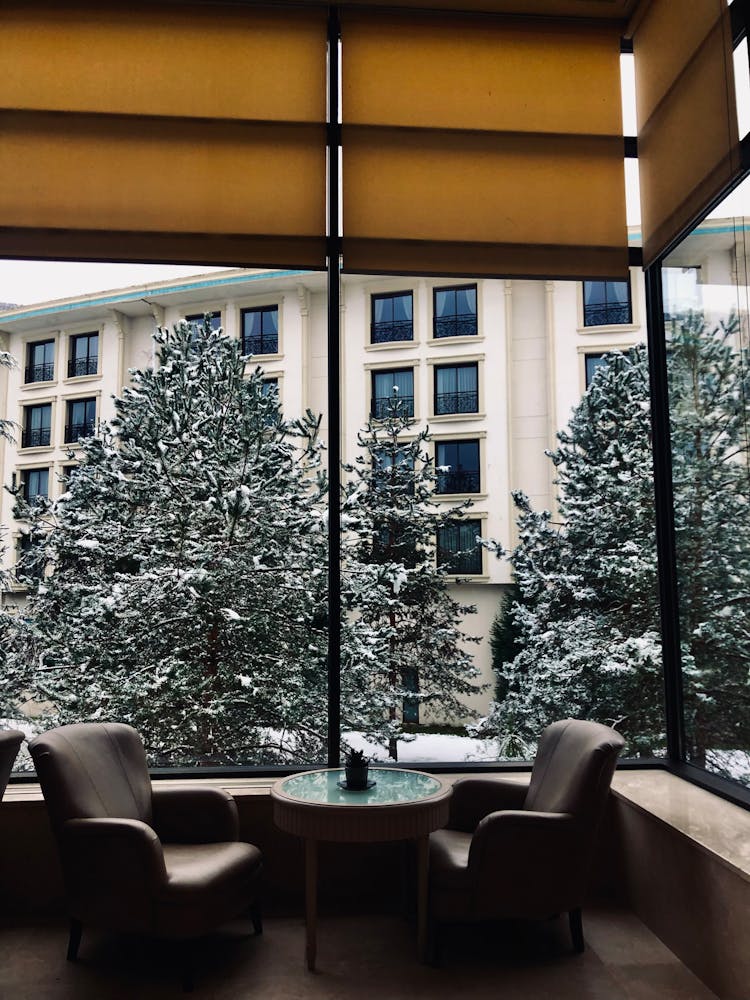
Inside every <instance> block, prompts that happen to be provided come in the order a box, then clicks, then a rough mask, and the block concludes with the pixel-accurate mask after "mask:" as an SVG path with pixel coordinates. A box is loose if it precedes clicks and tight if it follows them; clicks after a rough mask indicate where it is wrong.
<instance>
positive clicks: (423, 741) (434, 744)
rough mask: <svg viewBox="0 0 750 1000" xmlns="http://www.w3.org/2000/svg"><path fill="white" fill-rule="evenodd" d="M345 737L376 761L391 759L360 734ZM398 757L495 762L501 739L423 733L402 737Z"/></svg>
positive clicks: (413, 760)
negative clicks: (412, 736) (498, 740)
mask: <svg viewBox="0 0 750 1000" xmlns="http://www.w3.org/2000/svg"><path fill="white" fill-rule="evenodd" d="M344 739H345V740H346V742H347V744H348V745H349V746H350V747H352V748H353V749H354V750H364V751H365V753H367V754H368V755H369V756H370V757H371V758H372V759H373V760H388V752H387V751H386V750H384V749H383V747H381V746H378V745H377V744H376V743H372V742H370V741H369V740H366V739H365V738H364V737H363V736H361V735H360V734H359V733H346V734H345V736H344ZM398 759H399V762H400V763H409V764H413V763H416V762H418V761H424V762H425V763H426V762H428V761H433V762H435V761H439V762H441V763H442V762H450V763H453V762H454V761H458V762H460V761H493V760H497V759H498V751H497V740H480V739H476V738H475V737H472V736H453V735H448V734H445V733H419V734H417V735H416V736H415V737H414V739H413V740H408V741H407V740H399V742H398Z"/></svg>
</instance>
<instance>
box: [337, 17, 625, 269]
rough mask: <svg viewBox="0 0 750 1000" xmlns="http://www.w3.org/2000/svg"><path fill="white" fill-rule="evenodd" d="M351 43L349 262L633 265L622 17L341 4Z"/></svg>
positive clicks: (347, 63)
mask: <svg viewBox="0 0 750 1000" xmlns="http://www.w3.org/2000/svg"><path fill="white" fill-rule="evenodd" d="M342 50H343V71H342V78H343V122H344V125H343V189H344V266H345V268H346V269H347V270H349V269H351V270H364V271H367V270H372V271H377V270H387V269H388V264H387V259H388V258H389V256H390V258H391V260H392V261H394V262H395V261H405V260H408V261H410V262H411V269H413V270H417V271H422V272H424V273H446V274H449V273H456V274H463V273H466V274H472V273H480V274H491V273H497V274H511V275H512V274H523V275H548V276H557V277H571V278H575V277H597V276H603V277H617V276H620V275H622V276H625V275H626V273H627V250H626V226H625V192H624V167H623V143H622V127H621V99H620V76H619V32H618V31H617V29H616V28H613V27H612V26H593V25H589V24H579V25H577V26H575V27H573V26H571V25H570V24H566V23H564V22H539V21H536V22H534V21H531V20H528V21H526V20H517V19H477V18H471V19H466V20H464V19H462V18H455V17H447V16H446V17H438V16H433V15H431V16H424V15H422V16H419V15H414V14H410V15H408V16H404V15H398V14H386V13H378V14H372V13H371V14H365V13H363V12H359V11H357V12H354V11H351V12H347V11H345V12H344V17H343V22H342ZM584 248H585V249H584ZM393 266H395V264H394V265H393ZM399 266H401V265H399ZM404 269H406V268H404Z"/></svg>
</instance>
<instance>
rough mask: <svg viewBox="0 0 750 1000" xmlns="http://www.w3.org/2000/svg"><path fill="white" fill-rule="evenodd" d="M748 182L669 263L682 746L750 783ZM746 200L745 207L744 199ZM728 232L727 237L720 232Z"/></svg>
mask: <svg viewBox="0 0 750 1000" xmlns="http://www.w3.org/2000/svg"><path fill="white" fill-rule="evenodd" d="M748 193H749V192H748V188H747V182H745V185H743V186H742V187H741V188H740V190H739V192H736V193H735V194H734V195H733V196H732V197H733V200H734V205H733V208H732V213H733V217H732V218H724V217H723V215H724V213H725V212H726V209H724V210H722V207H721V206H719V208H718V209H716V210H715V212H714V213H712V216H713V217H712V218H709V219H707V220H706V221H705V222H703V223H701V224H700V225H699V226H697V227H696V229H695V230H694V231H693V232H692V233H691V234H690V235H689V236H688V237H687V238H686V239H685V240H684V241H683V242H682V243H681V244H680V245H679V246H678V247H677V248H676V249H675V250H674V251H673V252H672V253H670V255H669V256H668V257H667V258H666V260H665V262H664V270H663V288H664V312H665V333H666V347H667V375H668V386H669V416H670V435H671V452H672V483H673V492H674V524H675V544H676V562H677V587H678V594H679V624H680V658H681V663H682V686H683V704H684V732H685V741H686V747H685V752H686V755H687V759H688V760H689V761H690V763H692V764H695V765H697V766H698V767H701V768H705V769H706V770H708V771H712V772H714V773H716V774H720V775H722V776H724V777H727V778H731V779H733V780H735V781H738V782H741V783H742V784H744V785H746V786H750V603H749V602H748V599H747V595H748V590H749V589H750V432H749V427H750V337H749V331H750V292H749V289H748V285H749V284H750V282H749V280H748V276H749V274H750V266H749V265H750V259H749V258H748V255H747V235H748V233H749V232H750V218H748V216H747V215H745V216H737V215H735V214H734V213H737V212H739V211H743V210H744V211H746V210H747V209H743V207H742V206H743V205H744V206H747V205H748V204H750V201H749V200H748ZM738 198H739V204H738ZM717 234H719V235H717Z"/></svg>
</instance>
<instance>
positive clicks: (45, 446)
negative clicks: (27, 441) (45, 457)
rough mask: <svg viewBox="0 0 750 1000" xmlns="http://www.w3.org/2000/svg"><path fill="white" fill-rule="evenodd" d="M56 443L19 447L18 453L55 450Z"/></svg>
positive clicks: (36, 453)
mask: <svg viewBox="0 0 750 1000" xmlns="http://www.w3.org/2000/svg"><path fill="white" fill-rule="evenodd" d="M54 450H55V445H54V444H38V445H34V446H33V447H31V448H19V449H18V452H17V454H19V455H38V454H40V453H44V452H48V451H54Z"/></svg>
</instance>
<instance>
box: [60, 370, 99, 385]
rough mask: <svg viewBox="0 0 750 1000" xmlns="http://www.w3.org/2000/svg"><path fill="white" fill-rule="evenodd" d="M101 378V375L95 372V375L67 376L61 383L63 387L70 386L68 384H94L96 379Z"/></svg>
mask: <svg viewBox="0 0 750 1000" xmlns="http://www.w3.org/2000/svg"><path fill="white" fill-rule="evenodd" d="M101 377H102V373H101V372H97V373H96V374H95V375H69V376H68V377H67V378H64V379H63V380H62V381H63V385H70V383H73V384H74V385H78V384H79V383H81V382H94V381H95V380H96V379H98V378H101Z"/></svg>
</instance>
